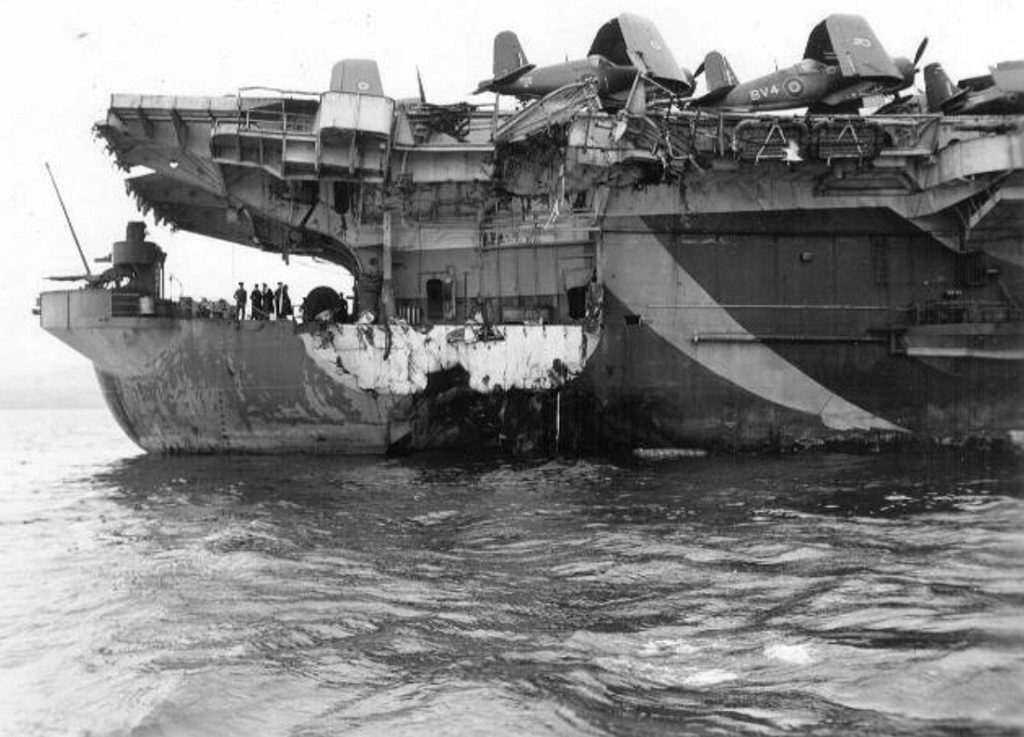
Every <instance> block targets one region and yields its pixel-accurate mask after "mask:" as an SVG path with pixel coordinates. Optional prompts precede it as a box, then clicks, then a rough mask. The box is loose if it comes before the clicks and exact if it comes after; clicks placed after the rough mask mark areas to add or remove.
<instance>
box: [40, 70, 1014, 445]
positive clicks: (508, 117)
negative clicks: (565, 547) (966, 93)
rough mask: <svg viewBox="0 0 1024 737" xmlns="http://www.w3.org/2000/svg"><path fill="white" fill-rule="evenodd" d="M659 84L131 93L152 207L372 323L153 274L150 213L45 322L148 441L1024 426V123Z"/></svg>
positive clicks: (927, 431)
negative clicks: (782, 103) (326, 269)
mask: <svg viewBox="0 0 1024 737" xmlns="http://www.w3.org/2000/svg"><path fill="white" fill-rule="evenodd" d="M360 64H361V66H360V69H359V72H360V74H363V73H365V72H366V71H367V69H368V68H369V67H367V63H366V62H360ZM340 78H343V79H345V78H348V77H346V75H344V74H342V75H340ZM377 87H379V80H378V81H377V84H376V85H371V86H370V89H371V90H376V89H377ZM640 89H641V94H643V84H641V86H640ZM648 98H649V99H648V102H649V103H651V104H650V105H649V106H648V109H647V110H646V112H635V111H634V109H633V108H629V109H627V110H623V111H621V112H619V113H616V114H608V113H606V112H603V111H602V110H601V109H600V104H599V100H598V98H597V97H596V95H595V92H594V90H593V89H590V87H589V86H588V85H587V84H585V83H581V84H574V85H569V86H567V87H565V88H562V89H559V90H556V91H555V92H553V93H551V95H548V96H547V97H545V98H542V99H541V100H538V101H537V102H535V103H533V104H531V105H529V106H527V107H525V108H524V109H522V110H521V111H517V112H515V113H503V112H500V111H494V110H480V109H476V108H473V107H471V106H468V105H464V104H460V105H452V106H434V105H426V104H424V103H408V102H406V103H401V102H395V101H393V100H390V99H389V98H385V97H383V95H382V94H381V93H380V92H379V91H371V92H368V93H365V94H364V93H357V92H353V91H351V90H346V89H332V90H330V91H328V92H325V93H323V94H322V95H320V96H313V97H312V98H309V97H303V98H299V97H295V96H289V95H284V94H282V95H280V96H276V97H261V98H253V97H242V96H240V97H238V98H169V97H147V96H132V95H119V96H115V97H114V99H113V101H112V105H111V109H110V111H109V114H108V118H107V120H106V121H105V122H104V123H102V124H100V125H99V126H98V132H99V134H100V135H101V136H102V137H103V138H104V139H105V140H106V141H107V143H108V145H109V148H110V150H111V152H112V154H113V155H114V156H115V158H116V159H117V161H118V163H119V164H121V165H122V166H124V167H126V168H129V167H132V166H135V165H138V164H145V165H146V166H147V167H149V169H151V170H152V173H151V174H147V175H144V176H141V177H134V178H131V179H130V180H129V189H130V191H132V192H133V193H134V194H135V196H136V197H137V198H138V200H139V202H140V204H141V205H142V206H143V207H144V208H151V209H152V210H153V212H154V213H155V215H156V216H157V219H158V220H162V221H167V222H170V223H171V224H173V225H175V226H177V227H179V228H182V229H186V230H192V231H195V232H199V233H204V234H207V235H212V236H215V237H218V238H221V239H223V240H227V241H231V242H235V243H241V244H245V245H250V246H252V245H256V246H258V247H260V248H261V249H263V250H277V251H280V252H281V253H282V254H285V255H287V256H303V255H309V256H317V257H319V258H322V259H327V260H330V261H333V262H334V263H336V264H338V266H339V268H340V269H344V270H347V271H348V272H350V273H351V274H352V275H353V276H354V277H355V280H356V294H355V298H356V299H355V301H356V303H357V305H358V309H357V310H356V314H357V316H358V322H356V323H351V322H349V323H341V324H339V323H336V322H333V321H331V320H330V319H328V318H326V317H325V315H321V316H320V318H319V319H313V315H312V314H311V315H310V316H309V317H310V319H308V320H306V321H305V322H303V323H301V324H296V323H293V322H291V321H287V320H279V321H257V320H242V321H238V320H236V319H233V318H231V317H228V316H226V313H227V312H228V310H227V309H226V306H225V307H224V309H215V310H213V311H212V312H211V311H210V310H199V311H197V310H196V309H195V305H193V304H190V303H188V301H187V300H182V301H180V302H172V301H170V300H166V299H163V295H162V289H161V279H162V264H163V256H162V253H161V252H159V249H158V248H156V246H155V245H154V244H149V243H147V242H145V241H144V236H143V234H142V233H141V231H140V230H139V228H138V227H135V228H134V229H130V231H129V237H128V239H127V240H126V241H124V242H121V243H119V244H117V247H115V251H114V254H113V264H112V270H111V271H110V273H109V274H105V275H104V277H103V278H101V279H100V280H99V282H102V283H90V285H89V286H88V287H87V288H85V289H81V290H77V291H62V292H48V293H45V294H43V295H42V297H41V300H40V308H41V310H40V312H41V320H42V325H43V327H44V328H45V329H47V330H49V331H50V332H52V333H53V334H54V335H56V336H57V337H58V338H60V339H61V340H64V341H65V342H67V343H68V344H69V345H71V346H72V347H73V348H75V349H76V350H78V351H80V352H81V353H83V354H84V355H86V356H87V357H89V358H90V360H92V361H93V363H94V364H95V365H96V369H97V373H98V375H99V377H100V382H101V385H102V386H103V390H104V394H105V396H106V397H107V401H108V403H109V404H110V407H111V410H112V411H113V413H114V414H115V416H116V417H117V418H118V421H119V422H120V423H121V425H122V427H123V428H124V429H125V432H126V433H127V434H128V435H129V436H131V437H132V438H133V439H134V440H135V441H136V442H137V443H139V444H140V445H141V446H142V447H144V448H146V449H148V450H152V451H157V452H325V453H326V452H329V453H361V452H387V451H389V450H396V449H416V448H430V447H442V446H455V447H466V446H468V445H485V446H495V445H503V446H505V447H508V448H512V449H520V450H521V449H528V448H534V449H542V450H549V451H550V450H568V449H570V448H577V447H595V448H598V449H601V448H605V449H607V448H610V447H627V448H629V447H634V448H635V447H639V446H646V447H674V448H679V447H694V446H700V447H712V448H727V449H744V448H764V447H773V448H786V447H794V446H797V447H799V446H805V445H815V444H822V443H829V442H833V441H837V442H848V441H853V442H867V443H871V444H876V443H881V442H901V441H912V442H913V441H917V440H924V441H935V440H940V441H969V440H982V441H1003V440H1007V439H1011V440H1013V439H1016V440H1017V441H1019V440H1020V439H1021V438H1022V437H1024V386H1022V381H1024V379H1022V376H1024V371H1022V370H1021V369H1022V362H1024V309H1022V303H1024V167H1022V164H1021V162H1024V131H1022V130H1021V127H1020V119H1017V118H1006V117H993V118H964V117H961V118H958V119H956V120H947V119H945V118H943V117H942V116H939V115H929V116H884V117H871V118H867V117H859V116H842V117H834V116H833V117H819V116H793V117H788V118H781V117H780V118H765V117H758V116H753V115H736V114H728V113H722V114H714V113H713V114H709V113H706V112H693V111H690V110H680V109H679V101H678V100H670V99H660V100H659V99H658V98H657V95H656V94H653V92H651V91H650V90H649V91H648ZM655 103H660V104H655ZM107 282H109V283H107ZM124 282H127V283H124ZM327 293H328V296H330V294H331V290H330V289H328V290H327ZM320 310H321V308H319V307H318V308H317V309H316V310H314V311H313V312H320ZM328 312H329V310H328ZM325 314H326V313H325Z"/></svg>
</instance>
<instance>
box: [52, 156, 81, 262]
mask: <svg viewBox="0 0 1024 737" xmlns="http://www.w3.org/2000/svg"><path fill="white" fill-rule="evenodd" d="M43 163H44V164H45V165H46V173H47V174H49V175H50V181H51V182H52V183H53V191H54V192H56V193H57V201H58V202H60V209H61V210H63V211H64V219H65V220H66V221H67V223H68V230H70V231H71V237H72V238H74V239H75V247H76V248H78V255H79V256H80V257H81V258H82V265H83V266H84V267H85V273H86V274H88V275H89V276H92V270H91V269H90V268H89V262H88V261H87V260H86V258H85V253H83V251H82V244H81V243H79V242H78V236H77V235H76V234H75V226H74V225H72V224H71V216H70V215H68V208H66V207H65V206H64V198H63V197H61V196H60V188H59V187H58V186H57V180H56V179H54V178H53V172H52V171H51V170H50V162H48V161H45V162H43Z"/></svg>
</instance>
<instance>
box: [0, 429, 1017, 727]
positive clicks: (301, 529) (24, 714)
mask: <svg viewBox="0 0 1024 737" xmlns="http://www.w3.org/2000/svg"><path fill="white" fill-rule="evenodd" d="M1022 482H1024V470H1022V467H1021V463H1020V460H1019V459H1015V458H1012V457H1011V458H1007V457H1001V458H993V457H985V456H970V457H969V456H965V455H964V454H962V453H960V452H957V451H955V450H946V451H943V452H941V453H933V454H930V455H924V454H922V455H909V456H908V455H907V454H896V453H881V454H877V455H860V456H852V455H841V454H823V453H809V454H805V455H795V456H786V457H759V456H739V457H710V458H704V459H693V458H691V459H682V460H678V461H672V462H660V463H633V464H624V465H623V464H614V463H611V462H607V461H602V460H598V459H589V460H580V459H554V460H552V459H548V460H545V459H529V460H527V459H509V458H481V457H466V456H462V455H459V454H444V455H437V454H428V455H420V456H410V457H405V458H369V457H367V458H316V457H297V456H296V457H282V458H262V457H224V458H216V457H193V458H189V457H151V456H145V455H142V454H141V453H140V452H139V451H138V450H137V449H135V448H134V447H133V446H132V445H131V444H130V443H129V442H128V441H127V440H126V439H124V437H123V436H122V435H121V433H120V431H119V430H118V429H117V427H116V426H115V425H114V424H113V421H112V420H111V419H110V418H109V416H108V415H107V413H106V412H104V411H101V410H96V411H92V410H77V411H63V412H42V411H34V410H33V411H30V410H23V411H3V412H0V491H2V493H0V734H3V735H19V736H20V735H62V736H63V735H83V736H84V735H90V736H96V735H154V736H155V735H161V736H163V735H167V736H171V735H174V736H176V735H217V736H225V735H245V736H246V737H250V736H252V735H295V736H296V737H306V736H310V737H311V736H313V735H549V734H550V735H636V734H642V735H680V734H686V735H705V734H706V735H748V734H749V735H783V734H787V735H788V734H811V735H844V736H845V735H1002V734H1020V733H1022V730H1024V483H1022Z"/></svg>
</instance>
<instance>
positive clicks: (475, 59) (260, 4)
mask: <svg viewBox="0 0 1024 737" xmlns="http://www.w3.org/2000/svg"><path fill="white" fill-rule="evenodd" d="M620 12H632V13H638V14H640V15H643V16H646V17H648V18H650V19H651V20H653V21H654V22H655V23H657V24H658V26H659V28H660V29H661V32H662V35H663V36H664V38H665V40H666V41H667V42H668V44H669V45H670V46H671V48H672V49H673V51H674V54H675V56H676V59H677V60H678V61H679V63H680V64H682V65H684V66H688V67H689V68H691V69H693V68H694V67H696V65H697V64H698V63H699V62H700V60H701V59H702V58H703V55H704V53H705V52H706V51H707V50H709V49H711V48H717V49H720V50H722V51H724V52H725V53H726V54H727V55H728V57H729V59H730V61H731V63H732V66H733V68H734V69H735V71H736V73H737V74H738V75H739V76H740V78H741V79H745V78H750V77H753V76H757V75H759V74H762V73H765V72H767V71H771V69H772V68H773V67H774V66H775V65H776V64H778V65H779V66H786V65H789V64H791V63H793V62H796V61H797V60H799V58H800V56H801V54H802V52H803V48H804V44H805V42H806V39H807V34H808V32H809V31H810V29H811V27H812V26H813V25H814V24H815V23H817V22H818V21H820V20H821V19H822V18H823V17H824V16H825V15H827V14H829V13H833V12H843V13H856V14H859V15H863V16H865V17H866V18H867V19H868V20H869V21H870V23H871V25H872V27H873V28H874V30H875V33H876V34H877V36H878V37H879V39H880V40H881V41H882V43H883V44H884V45H885V47H886V50H887V51H888V52H889V53H890V54H892V55H894V56H895V55H904V56H912V55H913V53H914V50H915V49H916V48H917V45H918V43H919V42H920V40H921V38H922V37H923V36H925V35H927V36H929V37H930V42H929V47H928V50H927V52H926V54H925V59H924V62H923V63H928V62H931V61H941V62H942V63H943V64H944V66H945V67H946V69H947V70H948V71H949V72H950V74H951V76H952V77H953V78H954V79H957V78H960V77H965V76H972V75H976V74H981V73H984V72H985V71H987V67H988V65H989V64H992V63H995V62H998V61H1004V60H1007V59H1021V58H1024V42H1022V41H1021V31H1022V29H1024V3H1022V2H1020V1H1019V0H973V1H972V2H964V1H958V2H950V1H948V0H933V1H931V2H893V1H892V0H849V1H848V2H844V3H841V4H838V3H822V2H814V1H810V0H797V1H793V0H789V1H787V0H778V1H777V2H771V3H768V2H757V3H753V2H681V1H680V0H671V1H670V2H656V1H653V0H651V1H645V0H641V1H639V2H630V3H624V2H608V1H607V0H587V2H572V1H566V0H563V1H562V2H551V1H550V0H544V1H543V2H540V1H537V0H520V1H519V2H514V3H513V2H495V3H476V2H440V3H412V2H387V1H384V0H377V1H375V2H351V1H350V0H330V1H327V2H321V1H320V0H291V1H290V2H283V1H281V0H275V1H273V2H269V1H266V0H245V1H242V2H235V1H230V2H217V1H216V0H207V1H206V2H192V1H185V0H175V2H168V3H125V2H116V3H96V2H89V3H81V2H76V3H71V2H66V3H65V2H38V1H36V2H19V3H4V6H3V8H2V9H0V64H2V67H0V68H2V69H3V74H2V76H0V79H2V80H3V93H4V95H5V102H4V105H3V111H4V113H3V116H2V117H0V134H2V137H0V140H2V141H3V144H4V151H3V154H2V157H0V160H2V161H3V165H4V168H3V174H4V176H3V177H2V178H0V214H2V223H3V228H2V230H0V233H2V234H3V237H4V242H3V244H2V248H3V261H2V264H3V265H2V267H0V273H2V274H3V275H4V279H3V286H2V288H0V331H2V334H3V336H4V338H5V340H4V345H3V349H2V350H0V406H3V399H4V396H10V395H11V394H12V392H21V391H22V390H25V391H35V390H39V389H40V387H42V388H43V389H45V387H46V386H47V385H48V383H51V382H55V381H60V382H72V383H73V384H75V385H76V386H79V385H80V386H81V387H83V391H86V392H88V391H95V390H94V389H93V386H94V384H95V382H94V380H93V379H92V378H91V369H90V367H89V364H88V363H87V362H86V361H85V360H84V359H83V358H81V357H78V356H77V354H75V353H74V352H73V351H72V350H71V349H70V348H67V347H65V346H64V345H63V344H61V343H60V342H59V341H57V340H56V339H54V338H52V337H50V336H49V335H47V334H46V333H44V332H43V331H42V330H40V328H39V327H38V318H36V317H34V316H33V315H32V314H31V308H32V306H33V304H34V301H35V297H36V295H37V294H38V293H39V292H40V291H43V290H45V289H50V288H54V285H53V283H52V282H49V283H48V282H46V281H45V280H44V277H45V276H46V275H50V274H66V273H78V272H79V271H80V269H81V264H80V262H79V259H78V256H77V254H76V252H75V249H74V246H73V243H72V241H71V238H70V235H69V234H68V232H67V228H66V226H65V223H64V219H63V216H62V214H61V212H60V208H59V205H58V203H57V201H56V198H55V196H54V194H53V191H52V189H51V185H50V182H49V179H48V178H47V176H46V171H45V169H44V166H43V162H44V161H49V162H50V163H51V166H52V167H53V169H54V172H55V174H56V175H57V178H58V182H59V184H60V186H61V190H62V192H63V196H64V200H65V202H66V204H67V206H68V210H69V211H70V213H71V216H72V219H73V221H74V225H75V228H76V230H77V232H78V236H79V238H80V239H81V241H82V244H83V246H84V247H85V250H86V252H87V255H88V256H89V257H90V258H92V257H95V256H101V255H104V254H106V253H108V252H109V248H110V243H111V242H112V241H114V240H118V239H121V238H122V237H123V234H124V224H125V222H126V221H128V220H130V219H138V218H139V217H140V215H139V214H138V213H137V212H136V210H135V206H134V202H133V201H132V199H131V198H129V197H128V196H127V195H126V194H125V190H124V185H123V173H122V172H119V171H118V170H116V169H115V168H114V166H113V163H112V161H111V159H110V157H109V156H107V155H106V154H105V153H104V151H103V147H102V146H101V145H100V143H99V142H98V141H96V140H94V139H93V136H92V133H91V127H92V124H93V123H94V122H96V121H98V120H100V119H102V118H103V117H104V116H105V112H106V108H107V105H108V103H109V97H110V94H111V93H114V92H133V93H153V94H190V95H223V94H229V93H234V92H235V91H237V89H238V88H239V87H244V86H251V85H265V86H268V87H275V88H282V89H292V90H305V91H311V92H315V91H322V90H323V89H325V88H326V87H327V83H328V81H329V77H330V69H331V66H332V65H333V64H334V62H336V61H338V60H340V59H343V58H346V57H357V58H358V57H369V58H374V59H376V60H377V61H378V63H379V65H380V68H381V76H382V77H383V81H384V87H385V91H386V92H387V94H389V95H390V96H393V97H411V96H414V95H415V94H416V72H415V68H416V66H417V65H418V66H419V68H420V71H421V73H422V75H423V83H424V86H425V88H426V92H427V96H428V99H429V100H431V101H433V102H455V101H459V100H470V99H473V98H471V97H470V96H469V92H470V91H471V90H473V89H474V88H475V86H476V84H477V82H479V81H480V80H481V79H484V78H487V77H489V76H490V71H491V45H492V39H493V36H494V34H495V33H497V32H498V31H501V30H504V29H511V30H515V31H516V32H517V33H518V34H519V38H520V40H521V42H522V44H523V47H524V49H525V51H526V54H527V56H528V57H529V59H530V61H532V62H537V63H548V62H556V61H561V60H563V59H565V58H566V57H567V56H568V57H569V58H578V57H580V56H583V55H584V54H585V53H586V51H587V49H588V48H589V45H590V42H591V40H592V38H593V35H594V33H595V31H596V30H597V28H598V27H599V26H600V25H601V24H602V23H604V22H605V21H607V20H608V19H610V18H612V17H613V16H615V15H617V14H618V13H620ZM921 81H922V80H921V78H920V75H919V77H918V82H919V83H920V82H921ZM476 99H478V100H479V101H481V102H485V101H489V98H488V97H486V96H485V97H482V98H476ZM149 226H150V239H151V240H154V241H156V242H157V243H159V244H160V245H161V246H162V247H163V248H164V250H166V251H167V252H168V260H167V271H168V272H169V273H170V274H173V275H174V276H175V277H176V278H177V279H178V280H179V281H180V283H181V284H183V285H184V291H185V293H186V294H191V295H193V296H207V297H220V296H224V297H227V296H228V295H229V294H230V293H231V291H232V285H233V283H234V282H235V281H238V280H244V281H246V282H247V283H251V282H252V281H254V280H259V281H267V282H276V281H278V280H283V281H286V282H288V283H290V284H294V285H296V287H297V288H293V290H292V291H293V293H294V294H295V295H296V297H297V298H298V299H301V296H302V294H304V291H303V290H302V289H301V286H302V285H312V284H315V283H321V282H327V283H329V282H330V279H331V274H330V269H329V268H325V267H316V266H314V265H310V264H308V263H307V264H300V263H297V261H298V260H293V265H292V266H291V267H286V266H284V264H283V263H282V262H281V261H280V259H279V258H276V257H271V256H269V255H264V254H256V253H254V252H253V251H251V250H250V249H246V248H244V247H241V246H232V245H230V244H225V243H219V242H216V241H212V240H209V239H205V238H202V237H199V236H195V235H191V234H188V233H177V234H171V233H170V232H169V231H168V230H167V229H165V228H157V227H154V226H153V224H152V222H151V221H149ZM317 269H320V271H319V272H318V271H317ZM171 287H172V291H173V293H174V296H177V294H178V292H179V287H178V283H177V282H175V283H174V284H172V285H171Z"/></svg>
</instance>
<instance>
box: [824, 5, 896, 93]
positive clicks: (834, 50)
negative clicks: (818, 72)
mask: <svg viewBox="0 0 1024 737" xmlns="http://www.w3.org/2000/svg"><path fill="white" fill-rule="evenodd" d="M804 58H805V59H816V60H818V61H820V62H823V63H825V64H832V65H837V66H838V67H839V70H840V72H841V73H842V74H843V76H844V77H859V78H862V79H864V78H867V79H876V80H891V81H893V82H902V81H903V75H902V74H900V70H899V69H897V67H896V65H895V64H894V63H893V61H892V57H890V56H889V54H888V53H887V52H886V50H885V48H884V47H883V46H882V42H881V41H879V40H878V37H877V36H875V32H874V31H873V30H871V26H869V25H868V22H867V21H866V20H864V19H863V18H861V17H860V16H859V15H830V16H829V17H828V18H826V19H825V20H823V21H822V22H821V23H819V24H818V25H816V26H815V27H814V28H813V29H812V30H811V35H810V36H808V38H807V48H806V50H805V51H804Z"/></svg>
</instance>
